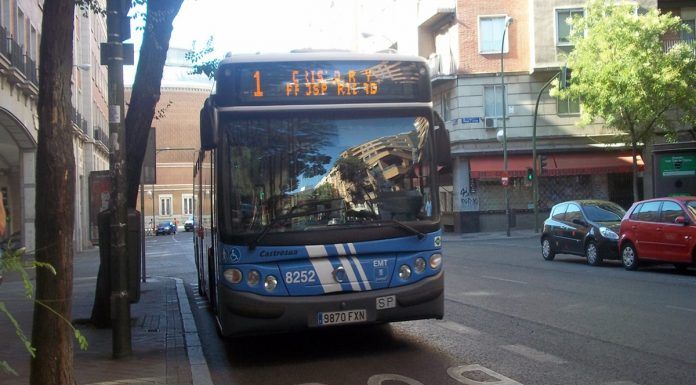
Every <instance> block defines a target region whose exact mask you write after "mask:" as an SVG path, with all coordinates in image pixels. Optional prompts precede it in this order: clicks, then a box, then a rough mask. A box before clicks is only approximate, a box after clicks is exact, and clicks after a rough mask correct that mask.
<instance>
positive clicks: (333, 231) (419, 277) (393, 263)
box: [193, 52, 450, 337]
mask: <svg viewBox="0 0 696 385" xmlns="http://www.w3.org/2000/svg"><path fill="white" fill-rule="evenodd" d="M200 119H201V127H200V135H201V150H200V152H199V154H198V159H197V162H196V166H195V169H194V184H193V186H194V195H195V197H196V198H195V199H196V202H195V205H194V206H195V208H194V222H195V226H196V234H195V236H194V245H195V261H196V267H197V272H198V289H199V292H200V294H201V295H204V296H206V297H207V298H208V300H209V302H210V304H211V308H212V311H213V313H214V315H215V318H216V320H217V324H218V331H219V332H220V334H221V335H222V336H225V337H226V336H240V335H250V334H265V333H275V332H291V331H296V330H302V329H308V328H322V327H333V326H336V325H349V324H370V323H384V322H392V321H404V320H415V319H428V318H437V319H441V318H442V317H443V312H444V273H443V268H442V265H443V256H442V249H441V243H442V232H441V226H440V217H439V215H440V208H439V202H438V196H439V194H438V172H441V171H442V169H443V168H447V167H449V165H448V162H449V160H450V153H449V151H450V150H449V139H448V136H447V133H446V130H445V128H444V124H443V123H442V121H441V119H440V118H439V117H438V116H437V114H435V113H434V112H433V109H432V100H431V86H430V76H429V71H428V66H427V63H426V61H425V60H423V59H422V58H419V57H411V56H401V55H397V54H391V53H379V54H355V53H338V52H334V53H326V52H324V53H317V52H313V53H307V52H304V53H288V54H282V55H236V56H235V55H228V56H227V57H226V58H225V59H224V60H223V61H222V62H221V63H220V64H219V67H218V69H217V72H216V77H215V87H214V91H213V92H212V94H211V95H210V97H209V98H208V99H207V100H206V101H205V104H204V106H203V108H202V109H201V112H200Z"/></svg>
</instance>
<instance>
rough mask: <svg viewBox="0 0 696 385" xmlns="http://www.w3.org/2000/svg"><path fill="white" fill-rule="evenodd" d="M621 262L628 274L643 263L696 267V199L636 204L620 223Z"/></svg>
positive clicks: (674, 199)
mask: <svg viewBox="0 0 696 385" xmlns="http://www.w3.org/2000/svg"><path fill="white" fill-rule="evenodd" d="M619 233H620V237H619V250H620V253H621V260H622V262H623V265H624V267H625V268H626V269H627V270H635V269H636V268H638V264H639V263H640V262H642V261H654V262H669V263H673V264H674V266H675V267H676V268H677V269H678V270H685V269H686V268H687V267H688V266H694V265H695V264H696V197H671V198H655V199H649V200H645V201H641V202H636V203H634V204H633V206H631V208H630V209H629V210H628V211H627V212H626V215H624V217H623V219H622V220H621V228H620V230H619Z"/></svg>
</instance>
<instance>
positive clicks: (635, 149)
mask: <svg viewBox="0 0 696 385" xmlns="http://www.w3.org/2000/svg"><path fill="white" fill-rule="evenodd" d="M631 155H632V156H633V162H632V163H631V172H632V173H633V201H634V202H637V201H639V200H640V197H639V196H638V138H636V133H635V130H633V129H631Z"/></svg>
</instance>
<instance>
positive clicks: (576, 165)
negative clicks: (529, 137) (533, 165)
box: [541, 152, 645, 176]
mask: <svg viewBox="0 0 696 385" xmlns="http://www.w3.org/2000/svg"><path fill="white" fill-rule="evenodd" d="M546 157H547V158H546V167H544V170H543V173H542V174H541V175H543V176H547V175H548V176H560V175H587V174H610V173H627V172H631V170H632V165H633V157H632V156H631V154H630V153H605V152H599V153H597V152H595V153H579V154H553V155H547V156H546ZM637 160H638V171H643V169H644V168H645V165H644V164H643V159H642V158H641V157H640V155H638V159H637Z"/></svg>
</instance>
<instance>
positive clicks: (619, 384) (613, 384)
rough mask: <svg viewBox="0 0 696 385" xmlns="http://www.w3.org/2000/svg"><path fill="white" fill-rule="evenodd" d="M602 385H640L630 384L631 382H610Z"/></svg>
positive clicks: (636, 384)
mask: <svg viewBox="0 0 696 385" xmlns="http://www.w3.org/2000/svg"><path fill="white" fill-rule="evenodd" d="M602 385H640V384H638V383H635V382H632V381H612V382H605V383H604V384H602Z"/></svg>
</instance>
